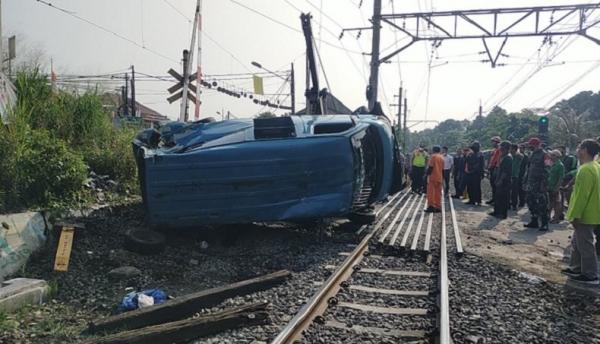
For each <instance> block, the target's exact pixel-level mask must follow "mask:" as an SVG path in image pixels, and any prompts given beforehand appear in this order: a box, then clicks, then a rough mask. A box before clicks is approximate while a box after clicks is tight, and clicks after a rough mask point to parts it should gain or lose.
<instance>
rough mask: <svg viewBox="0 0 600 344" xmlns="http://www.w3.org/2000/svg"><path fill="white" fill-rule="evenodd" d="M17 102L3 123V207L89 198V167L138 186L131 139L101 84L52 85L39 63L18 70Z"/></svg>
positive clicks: (128, 187) (129, 186)
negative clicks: (75, 88) (116, 121)
mask: <svg viewBox="0 0 600 344" xmlns="http://www.w3.org/2000/svg"><path fill="white" fill-rule="evenodd" d="M15 86H16V88H17V95H18V97H17V104H16V106H15V107H14V109H12V111H11V113H10V114H9V121H8V123H7V124H5V125H0V137H2V140H0V212H8V211H17V210H23V209H32V208H46V209H48V208H64V207H76V206H77V205H81V204H85V203H86V202H87V201H88V200H89V199H90V198H89V195H88V193H87V192H86V189H85V188H84V187H83V184H84V181H85V180H86V178H87V176H88V174H89V172H90V171H94V172H96V173H97V174H101V175H108V176H109V177H110V178H111V179H113V180H115V181H117V182H118V183H119V185H121V186H122V187H121V188H120V190H122V191H124V190H128V191H131V190H136V189H137V188H136V187H135V179H136V166H135V160H134V157H133V154H132V152H131V140H132V139H133V137H134V136H135V133H136V132H137V129H139V128H123V129H120V128H115V127H114V126H113V125H112V120H111V116H110V113H109V111H108V110H107V109H105V108H104V106H103V103H102V97H101V96H100V94H99V93H98V91H97V90H91V91H88V92H85V93H83V94H77V93H72V92H66V91H61V90H58V91H53V90H52V89H51V87H50V83H49V80H48V77H47V76H46V75H43V74H41V73H40V72H39V70H38V69H31V70H24V71H20V72H18V73H17V76H16V79H15Z"/></svg>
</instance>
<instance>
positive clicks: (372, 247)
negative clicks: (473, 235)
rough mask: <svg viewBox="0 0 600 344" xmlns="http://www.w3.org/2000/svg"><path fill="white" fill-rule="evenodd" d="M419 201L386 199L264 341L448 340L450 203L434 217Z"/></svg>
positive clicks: (404, 195)
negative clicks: (292, 312)
mask: <svg viewBox="0 0 600 344" xmlns="http://www.w3.org/2000/svg"><path fill="white" fill-rule="evenodd" d="M425 204H426V199H425V197H424V195H415V194H411V193H410V192H409V191H401V192H400V193H397V194H396V195H394V196H393V197H392V198H391V199H390V200H389V201H388V202H387V203H386V204H385V205H383V206H382V207H381V208H380V209H379V210H378V211H377V221H376V222H375V224H374V225H372V226H363V227H361V229H360V230H359V231H358V232H357V234H360V235H364V237H363V238H362V240H361V241H360V243H359V244H357V245H356V246H355V247H354V249H353V250H352V252H340V256H344V259H343V262H342V263H341V264H340V265H338V266H326V267H325V268H326V269H328V270H332V271H333V273H332V274H331V275H330V276H329V278H328V279H327V280H326V281H325V282H323V283H322V284H321V285H320V287H319V289H318V291H317V292H316V293H315V294H314V295H313V296H312V297H311V298H310V299H309V300H308V301H307V302H306V303H305V304H304V305H303V306H302V308H301V309H300V310H299V312H298V313H297V314H296V315H295V316H294V317H293V318H292V319H291V320H290V322H289V323H288V324H287V325H286V326H285V327H284V328H283V330H282V331H281V332H280V333H279V335H278V336H277V337H276V338H275V339H274V340H273V341H272V343H273V344H280V343H281V344H282V343H295V342H298V341H300V342H302V341H303V342H307V343H313V342H322V343H330V342H331V343H332V342H348V341H350V342H357V343H358V342H361V343H362V342H372V343H376V342H392V343H398V342H407V341H410V342H411V343H430V342H433V341H434V340H435V341H437V342H438V343H440V344H446V343H451V337H450V312H449V297H448V285H449V280H448V266H447V261H448V247H449V245H448V242H447V241H448V240H447V235H448V234H450V236H451V237H453V238H454V240H452V241H453V242H454V244H453V245H452V246H454V247H455V252H456V253H457V254H462V252H463V251H462V244H461V239H460V231H459V228H458V225H457V222H456V213H455V210H454V205H453V203H452V198H450V197H448V198H447V199H445V198H444V206H443V207H442V208H443V209H442V213H438V214H432V213H425V212H424V211H422V210H423V208H424V206H425ZM446 208H448V209H446ZM447 222H451V224H452V230H451V231H449V233H447V232H448V231H447V228H446V227H447ZM365 233H366V234H365Z"/></svg>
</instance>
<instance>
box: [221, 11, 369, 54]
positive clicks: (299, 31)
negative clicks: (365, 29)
mask: <svg viewBox="0 0 600 344" xmlns="http://www.w3.org/2000/svg"><path fill="white" fill-rule="evenodd" d="M229 1H230V2H232V3H234V4H236V5H238V6H240V7H242V8H245V9H247V10H248V11H250V12H252V13H255V14H257V15H259V16H261V17H263V18H265V19H267V20H269V21H271V22H273V23H276V24H278V25H281V26H283V27H285V28H288V29H290V30H292V31H294V32H297V33H300V34H302V31H301V30H300V29H297V28H295V27H293V26H291V25H288V24H286V23H284V22H282V21H280V20H277V19H275V18H273V17H271V16H269V15H267V14H265V13H263V12H261V11H258V10H256V9H254V8H252V7H250V6H247V5H245V4H242V3H241V2H239V1H237V0H229ZM317 40H318V41H322V42H323V43H324V44H325V45H328V46H330V47H332V48H335V49H339V50H343V51H347V52H348V53H352V54H358V55H362V52H360V51H355V50H349V49H345V48H343V47H340V46H338V45H336V44H333V43H331V42H329V41H326V40H322V39H317Z"/></svg>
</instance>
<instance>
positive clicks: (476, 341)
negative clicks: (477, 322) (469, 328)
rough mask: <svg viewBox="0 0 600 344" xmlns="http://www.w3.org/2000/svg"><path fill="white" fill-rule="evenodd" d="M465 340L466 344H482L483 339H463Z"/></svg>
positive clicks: (478, 337)
mask: <svg viewBox="0 0 600 344" xmlns="http://www.w3.org/2000/svg"><path fill="white" fill-rule="evenodd" d="M465 340H466V341H467V343H472V344H483V338H482V337H480V336H473V335H471V336H467V337H466V338H465Z"/></svg>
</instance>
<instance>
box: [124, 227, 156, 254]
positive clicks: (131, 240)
mask: <svg viewBox="0 0 600 344" xmlns="http://www.w3.org/2000/svg"><path fill="white" fill-rule="evenodd" d="M165 246H166V239H165V236H164V235H162V234H160V233H158V232H155V231H149V230H145V229H134V230H130V231H129V232H127V234H125V249H126V250H128V251H131V252H136V253H140V254H159V253H161V252H162V251H164V249H165Z"/></svg>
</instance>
